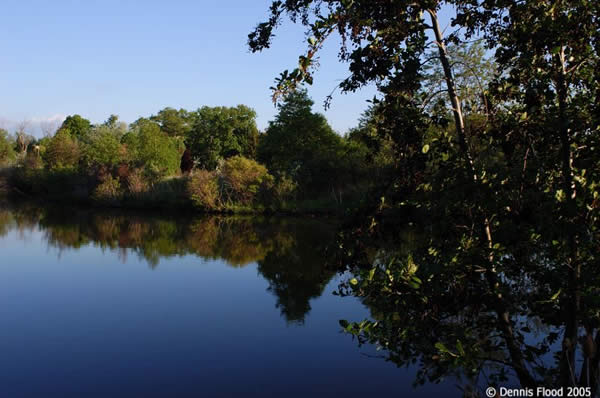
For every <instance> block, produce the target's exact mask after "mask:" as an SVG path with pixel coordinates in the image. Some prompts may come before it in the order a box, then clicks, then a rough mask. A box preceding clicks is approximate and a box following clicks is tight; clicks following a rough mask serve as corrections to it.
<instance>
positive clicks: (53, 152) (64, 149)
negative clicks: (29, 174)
mask: <svg viewBox="0 0 600 398" xmlns="http://www.w3.org/2000/svg"><path fill="white" fill-rule="evenodd" d="M80 157H81V151H80V149H79V144H78V143H77V141H76V140H74V139H73V138H71V135H70V134H69V133H67V132H58V133H56V135H55V136H54V137H52V139H51V140H50V142H49V143H48V147H47V148H46V152H45V153H44V158H45V159H44V160H45V161H46V164H47V165H48V168H50V169H62V168H75V167H76V166H77V165H78V164H79V158H80Z"/></svg>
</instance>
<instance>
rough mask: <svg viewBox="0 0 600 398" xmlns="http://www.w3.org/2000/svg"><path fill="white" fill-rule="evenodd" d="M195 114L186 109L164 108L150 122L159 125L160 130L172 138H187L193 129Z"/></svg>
mask: <svg viewBox="0 0 600 398" xmlns="http://www.w3.org/2000/svg"><path fill="white" fill-rule="evenodd" d="M193 119H194V114H193V113H190V112H188V111H186V110H185V109H179V110H177V109H174V108H168V107H167V108H164V109H162V110H161V111H159V112H158V114H156V115H155V116H151V117H150V120H152V121H153V122H156V123H158V125H159V126H160V129H161V130H162V131H163V132H165V133H166V134H168V135H169V136H171V137H185V136H186V135H187V133H188V132H189V131H190V130H191V129H192V125H193Z"/></svg>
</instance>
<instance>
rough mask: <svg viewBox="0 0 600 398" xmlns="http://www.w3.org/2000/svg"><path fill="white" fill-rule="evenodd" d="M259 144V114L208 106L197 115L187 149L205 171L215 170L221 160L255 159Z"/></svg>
mask: <svg viewBox="0 0 600 398" xmlns="http://www.w3.org/2000/svg"><path fill="white" fill-rule="evenodd" d="M257 140H258V128H257V127H256V112H255V111H254V110H252V109H251V108H248V107H247V106H245V105H238V106H237V107H235V108H228V107H215V108H210V107H206V106H205V107H202V108H200V109H199V110H198V111H197V117H196V121H195V123H194V126H193V127H192V130H191V131H190V132H189V133H188V135H187V137H186V146H187V147H188V148H189V149H190V150H191V151H192V156H193V157H194V160H196V161H198V163H199V164H200V165H201V166H202V167H204V168H206V169H214V168H215V167H217V164H218V162H219V160H220V159H224V158H228V157H231V156H235V155H242V156H244V157H247V158H251V159H253V158H255V157H256V145H257Z"/></svg>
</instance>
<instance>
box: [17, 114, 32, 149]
mask: <svg viewBox="0 0 600 398" xmlns="http://www.w3.org/2000/svg"><path fill="white" fill-rule="evenodd" d="M30 125H31V123H30V121H29V120H27V119H25V120H23V121H22V122H21V123H19V125H18V126H17V131H16V133H15V135H16V137H17V150H18V152H19V153H21V154H23V153H25V152H27V147H28V146H29V144H30V143H31V141H32V138H33V137H31V136H30V135H28V134H27V132H26V131H27V129H28V128H29V126H30Z"/></svg>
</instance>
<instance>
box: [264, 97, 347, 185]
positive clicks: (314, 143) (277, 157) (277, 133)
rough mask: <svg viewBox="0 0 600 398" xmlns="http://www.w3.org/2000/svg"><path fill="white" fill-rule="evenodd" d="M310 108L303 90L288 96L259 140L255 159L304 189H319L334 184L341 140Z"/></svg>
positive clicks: (308, 100)
mask: <svg viewBox="0 0 600 398" xmlns="http://www.w3.org/2000/svg"><path fill="white" fill-rule="evenodd" d="M312 106H313V101H312V100H311V99H310V98H309V97H308V94H307V92H306V91H305V90H301V91H296V92H291V93H289V94H288V95H287V96H286V97H285V99H284V100H283V102H282V103H280V104H279V105H278V111H279V112H278V113H277V115H276V116H275V120H273V121H271V122H270V123H269V127H268V128H267V130H266V131H265V134H264V135H263V136H261V139H260V141H259V148H258V159H259V160H260V161H261V162H263V163H264V164H265V165H267V168H268V169H269V170H271V171H272V172H275V173H278V174H280V175H282V174H286V175H288V176H291V177H293V178H295V179H297V180H298V182H299V183H300V185H304V186H305V188H310V189H317V188H321V189H322V188H323V187H327V186H329V185H328V184H330V183H332V180H334V178H333V177H334V175H333V170H334V169H335V168H336V162H337V160H338V159H339V156H338V155H339V154H338V152H339V151H340V149H341V137H340V136H339V135H337V134H336V133H335V132H334V131H333V129H332V128H331V127H330V126H329V124H328V123H327V120H326V119H325V117H324V116H323V115H321V114H318V113H313V111H312Z"/></svg>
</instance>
